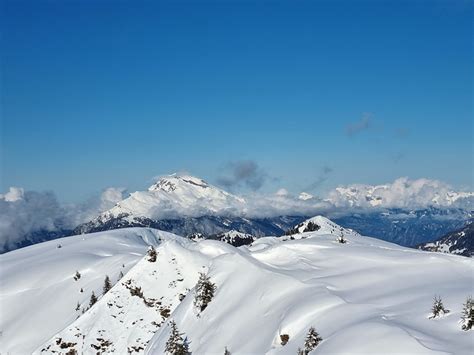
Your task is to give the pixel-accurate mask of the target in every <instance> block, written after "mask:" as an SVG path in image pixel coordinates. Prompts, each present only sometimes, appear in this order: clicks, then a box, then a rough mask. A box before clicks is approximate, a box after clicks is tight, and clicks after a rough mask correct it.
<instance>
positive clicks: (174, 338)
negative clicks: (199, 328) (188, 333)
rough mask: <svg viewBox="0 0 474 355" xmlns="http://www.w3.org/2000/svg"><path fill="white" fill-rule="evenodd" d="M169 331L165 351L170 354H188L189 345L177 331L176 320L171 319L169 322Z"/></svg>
mask: <svg viewBox="0 0 474 355" xmlns="http://www.w3.org/2000/svg"><path fill="white" fill-rule="evenodd" d="M170 325H171V333H170V337H169V338H168V341H167V342H166V346H165V351H166V353H168V354H170V355H188V354H189V345H188V341H187V339H186V338H183V337H182V336H183V334H182V333H180V332H179V330H178V327H177V325H176V322H175V321H174V320H172V321H171V322H170Z"/></svg>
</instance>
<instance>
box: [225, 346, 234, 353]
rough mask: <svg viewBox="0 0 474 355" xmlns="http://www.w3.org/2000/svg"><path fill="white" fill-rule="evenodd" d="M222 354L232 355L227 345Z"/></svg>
mask: <svg viewBox="0 0 474 355" xmlns="http://www.w3.org/2000/svg"><path fill="white" fill-rule="evenodd" d="M224 355H232V353H231V352H230V351H229V350H228V349H227V346H226V347H225V348H224Z"/></svg>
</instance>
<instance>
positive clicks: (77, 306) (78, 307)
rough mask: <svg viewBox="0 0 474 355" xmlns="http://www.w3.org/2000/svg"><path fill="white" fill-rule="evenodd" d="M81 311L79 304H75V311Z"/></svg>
mask: <svg viewBox="0 0 474 355" xmlns="http://www.w3.org/2000/svg"><path fill="white" fill-rule="evenodd" d="M80 309H81V305H80V304H79V302H77V305H76V311H78V310H80Z"/></svg>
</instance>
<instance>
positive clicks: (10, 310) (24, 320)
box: [0, 228, 172, 354]
mask: <svg viewBox="0 0 474 355" xmlns="http://www.w3.org/2000/svg"><path fill="white" fill-rule="evenodd" d="M162 236H166V237H170V236H172V235H171V234H169V233H165V232H159V231H156V230H152V229H146V228H131V229H123V230H115V231H108V232H101V233H94V234H85V235H78V236H74V237H68V238H62V239H57V240H54V241H49V242H45V243H40V244H36V245H33V246H30V247H27V248H23V249H18V250H15V251H12V252H9V253H6V254H3V255H0V282H1V287H0V315H1V316H0V332H1V333H0V334H1V337H0V353H1V354H8V353H11V354H26V353H31V352H32V351H33V350H34V349H35V348H36V347H37V346H38V345H39V344H42V343H43V342H45V341H46V340H48V339H49V338H50V337H51V336H53V335H54V334H56V333H57V332H59V331H61V330H62V329H63V328H65V327H67V326H68V325H69V324H71V323H72V322H73V321H74V320H75V319H76V318H77V317H78V316H79V315H81V310H79V311H76V310H75V308H76V305H77V303H78V302H79V304H80V305H81V309H82V308H85V307H87V305H88V302H89V298H90V295H91V292H92V291H94V292H95V293H96V295H100V294H101V291H102V285H103V281H104V278H105V275H109V277H110V279H111V281H112V282H113V283H115V282H116V281H117V278H118V277H119V274H120V272H121V271H122V272H123V273H124V274H126V273H127V271H128V270H130V268H132V267H133V266H134V265H135V264H136V263H137V262H138V261H139V260H140V259H141V258H142V256H143V255H144V254H145V253H146V250H147V248H148V245H157V244H158V240H159V238H160V237H162ZM58 245H61V248H57V246H58ZM76 270H77V271H79V273H80V274H81V278H80V279H79V280H78V281H74V279H73V277H74V274H75V272H76ZM81 288H82V289H83V292H80V290H81Z"/></svg>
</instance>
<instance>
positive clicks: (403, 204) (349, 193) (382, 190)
mask: <svg viewBox="0 0 474 355" xmlns="http://www.w3.org/2000/svg"><path fill="white" fill-rule="evenodd" d="M327 198H328V200H329V201H331V202H332V203H334V205H335V206H336V207H363V208H364V207H366V208H368V207H380V208H425V207H429V206H438V207H451V206H452V207H466V206H468V205H469V204H470V203H472V199H473V198H474V195H473V194H472V193H469V192H467V193H466V192H456V191H454V190H453V189H452V187H451V186H450V185H448V184H446V183H444V182H442V181H438V180H430V179H417V180H410V179H409V178H407V177H401V178H398V179H396V180H395V181H393V182H392V183H388V184H384V185H376V186H372V185H362V184H353V185H348V186H340V187H338V188H336V189H334V190H332V191H330V192H329V194H328V197H327Z"/></svg>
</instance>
